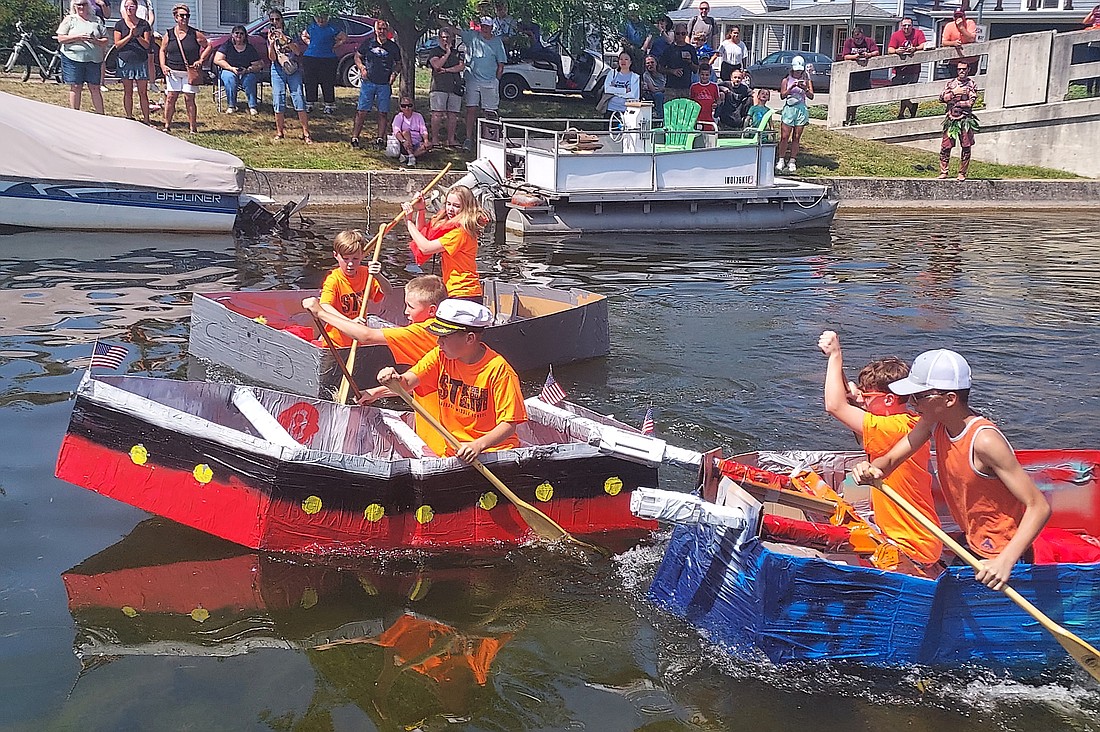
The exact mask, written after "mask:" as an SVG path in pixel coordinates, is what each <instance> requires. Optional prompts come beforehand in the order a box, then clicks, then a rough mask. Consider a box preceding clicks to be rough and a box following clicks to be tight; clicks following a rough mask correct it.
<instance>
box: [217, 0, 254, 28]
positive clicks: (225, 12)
mask: <svg viewBox="0 0 1100 732" xmlns="http://www.w3.org/2000/svg"><path fill="white" fill-rule="evenodd" d="M248 11H249V2H248V0H218V22H219V24H220V25H244V24H245V23H247V22H248V15H249V12H248Z"/></svg>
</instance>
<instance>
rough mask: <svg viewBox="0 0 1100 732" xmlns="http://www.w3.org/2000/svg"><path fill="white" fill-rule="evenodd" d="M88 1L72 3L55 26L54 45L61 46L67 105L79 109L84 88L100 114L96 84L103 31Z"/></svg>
mask: <svg viewBox="0 0 1100 732" xmlns="http://www.w3.org/2000/svg"><path fill="white" fill-rule="evenodd" d="M88 2H89V0H72V3H71V4H70V5H69V14H68V15H66V16H65V17H64V19H62V21H61V25H59V26H57V42H58V43H60V44H61V80H62V81H63V82H64V83H66V84H68V85H69V106H70V107H72V108H73V109H80V98H81V96H82V93H83V90H84V85H85V84H87V85H88V96H90V97H91V98H92V106H93V107H95V111H96V114H103V94H102V92H101V90H100V81H101V80H102V72H103V52H104V48H105V47H106V45H107V31H106V29H104V27H103V24H102V23H101V22H100V21H99V18H97V17H96V16H95V15H93V14H92V13H91V11H90V9H89V7H90V6H89V5H88Z"/></svg>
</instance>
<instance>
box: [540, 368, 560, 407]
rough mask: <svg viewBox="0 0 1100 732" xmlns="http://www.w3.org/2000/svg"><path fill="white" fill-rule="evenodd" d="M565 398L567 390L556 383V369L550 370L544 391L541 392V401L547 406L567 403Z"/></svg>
mask: <svg viewBox="0 0 1100 732" xmlns="http://www.w3.org/2000/svg"><path fill="white" fill-rule="evenodd" d="M565 397H566V393H565V390H564V389H562V388H561V387H560V386H558V382H556V381H554V369H550V371H549V373H547V374H546V383H545V384H543V385H542V391H540V392H539V399H541V400H542V401H544V402H546V403H547V404H561V403H562V402H564V401H565Z"/></svg>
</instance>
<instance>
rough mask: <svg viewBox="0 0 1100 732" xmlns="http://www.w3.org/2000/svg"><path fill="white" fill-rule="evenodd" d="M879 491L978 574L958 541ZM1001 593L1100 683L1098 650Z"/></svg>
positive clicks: (977, 564) (1012, 593)
mask: <svg viewBox="0 0 1100 732" xmlns="http://www.w3.org/2000/svg"><path fill="white" fill-rule="evenodd" d="M876 487H877V488H878V489H879V490H881V491H882V492H883V493H885V494H886V496H887V497H889V498H890V500H891V501H893V502H894V503H896V504H898V506H900V507H901V509H902V510H903V511H905V512H906V513H907V514H909V515H910V516H912V517H913V518H914V519H916V521H917V522H918V523H920V525H921V526H923V527H924V528H926V529H928V530H929V531H931V532H932V533H933V534H935V536H936V538H937V539H939V540H940V541H942V542H943V543H944V545H945V546H947V547H948V548H949V549H950V550H951V551H953V552H955V554H956V555H958V556H959V557H960V558H961V559H962V560H963V561H965V562H966V563H967V564H969V565H970V566H971V567H973V568H974V571H979V570H981V568H982V563H981V561H980V560H979V559H978V558H977V557H975V556H974V555H973V554H971V553H970V552H969V551H967V549H966V547H964V546H962V545H961V544H959V542H957V541H955V540H954V539H952V538H951V537H950V536H949V535H948V534H947V532H946V531H944V530H943V529H941V528H940V527H939V526H938V525H937V524H936V522H934V521H932V520H931V519H929V518H928V517H927V516H925V515H924V514H923V513H921V512H920V511H918V510H917V508H916V507H915V506H914V505H913V504H911V503H909V501H907V500H905V499H904V498H903V497H902V496H901V495H899V494H898V492H897V491H895V490H894V489H893V488H891V487H890V486H888V485H886V484H885V483H879V484H878V485H877V486H876ZM1001 592H1003V593H1005V594H1006V595H1008V598H1009V599H1010V600H1012V601H1013V602H1014V603H1016V604H1017V605H1019V606H1020V607H1021V608H1022V609H1023V610H1024V612H1026V613H1027V614H1028V615H1030V616H1031V617H1033V618H1035V620H1037V621H1038V622H1039V625H1041V626H1043V627H1044V628H1046V630H1047V632H1049V633H1050V634H1051V635H1053V636H1054V640H1056V641H1058V643H1059V645H1061V646H1062V648H1065V649H1066V652H1067V653H1069V655H1070V656H1072V657H1073V660H1074V661H1076V662H1077V663H1079V664H1081V666H1082V667H1083V668H1084V669H1085V670H1086V671H1088V672H1089V675H1091V676H1092V678H1094V679H1096V680H1097V681H1100V651H1098V650H1096V649H1095V648H1093V647H1092V646H1090V645H1089V644H1088V643H1086V642H1085V641H1084V640H1082V639H1081V638H1078V637H1077V636H1075V635H1074V634H1073V633H1071V632H1069V631H1068V630H1066V629H1065V628H1063V627H1062V626H1061V625H1058V623H1056V622H1054V621H1053V620H1051V619H1050V618H1048V617H1047V616H1046V615H1044V614H1043V611H1042V610H1040V609H1039V608H1037V607H1035V606H1034V605H1032V604H1031V603H1030V602H1028V601H1027V600H1026V599H1024V597H1023V596H1021V595H1020V593H1019V592H1017V591H1016V590H1014V589H1012V588H1011V587H1009V586H1008V585H1007V584H1005V585H1004V586H1002V587H1001Z"/></svg>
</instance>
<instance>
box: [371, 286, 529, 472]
mask: <svg viewBox="0 0 1100 732" xmlns="http://www.w3.org/2000/svg"><path fill="white" fill-rule="evenodd" d="M492 322H493V315H492V313H490V312H489V308H487V307H485V306H484V305H480V304H478V303H472V302H469V301H468V300H456V299H448V300H444V301H443V302H442V303H440V305H439V308H438V309H437V310H436V313H435V320H433V321H432V322H431V324H429V325H428V330H429V331H431V332H432V333H434V334H435V335H436V336H437V337H438V338H439V345H438V346H437V347H436V348H434V349H432V350H431V351H429V352H428V354H427V355H426V356H424V358H422V359H421V360H420V362H419V363H417V364H416V365H415V366H413V367H412V368H411V369H409V370H408V371H406V372H404V373H402V374H398V372H397V370H396V369H393V368H384V369H382V370H381V371H379V372H378V383H380V384H382V386H389V385H390V384H393V383H394V382H396V383H398V384H400V385H401V386H402V387H403V388H404V389H405V390H406V391H415V393H417V394H420V395H424V394H430V393H432V392H434V393H435V394H436V395H437V396H438V397H439V421H440V422H442V423H443V426H444V427H446V428H447V430H448V431H449V432H450V433H451V434H453V435H454V436H455V437H456V438H457V439H458V441H459V443H461V444H460V445H459V449H458V450H457V451H456V452H452V451H451V450H450V449H449V448H448V450H447V453H448V454H453V455H457V456H458V457H459V458H460V459H461V460H464V461H466V462H472V461H473V460H474V459H475V458H477V457H478V456H479V455H481V453H482V452H484V451H486V450H505V449H510V448H515V447H519V438H518V437H516V427H517V426H519V425H520V424H522V423H523V422H526V421H527V408H526V406H525V405H524V403H523V392H521V391H520V387H519V376H517V375H516V372H515V370H514V369H513V368H512V367H511V366H510V365H508V362H507V361H505V360H504V358H503V357H502V356H501V355H500V354H499V353H497V352H496V351H494V350H493V349H491V348H489V347H488V346H486V345H485V344H484V343H483V342H482V340H481V335H482V332H483V331H484V330H485V328H487V327H489V326H490V325H491V324H492ZM418 429H419V424H418ZM423 436H424V435H423V434H421V437H423Z"/></svg>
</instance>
